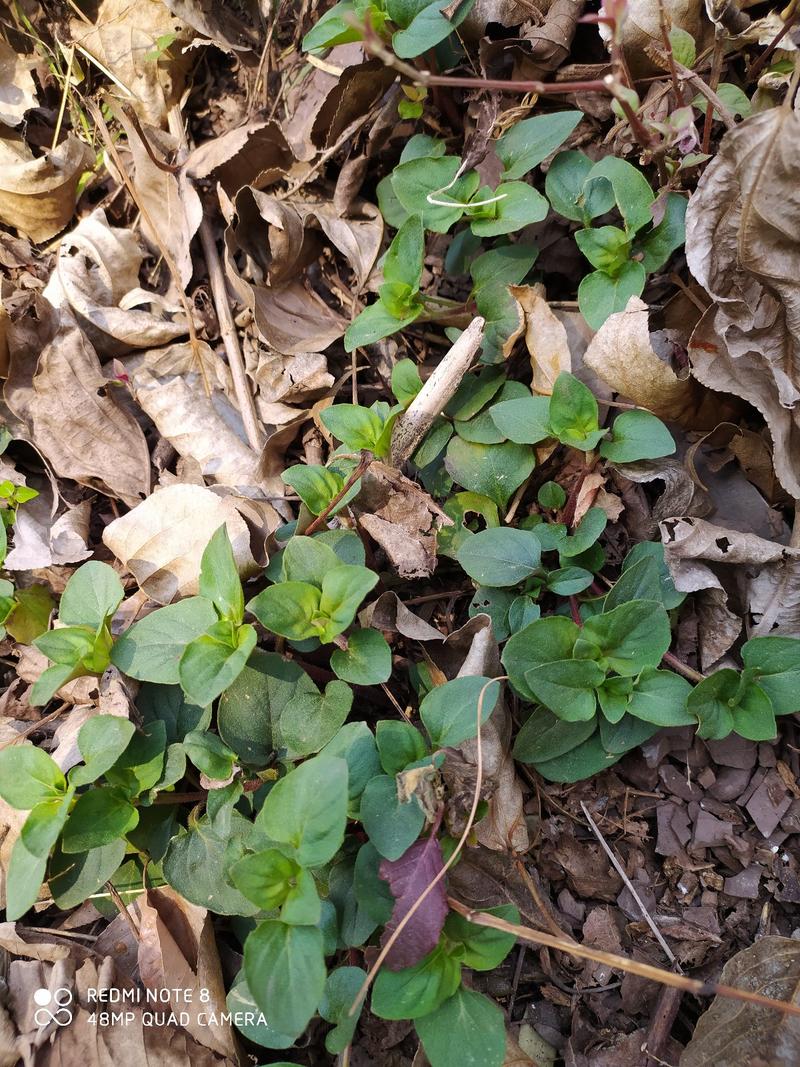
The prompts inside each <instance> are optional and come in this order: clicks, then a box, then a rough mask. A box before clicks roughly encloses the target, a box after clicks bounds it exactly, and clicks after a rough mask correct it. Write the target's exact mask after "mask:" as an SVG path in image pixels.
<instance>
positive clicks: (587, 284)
mask: <svg viewBox="0 0 800 1067" xmlns="http://www.w3.org/2000/svg"><path fill="white" fill-rule="evenodd" d="M644 283H645V269H644V267H643V266H642V264H641V263H637V262H634V261H633V260H631V261H630V262H628V263H627V264H626V265H625V266H624V267H623V269H622V270H621V271H620V272H619V274H617V275H616V276H615V277H612V276H611V275H610V274H606V273H605V272H604V271H602V270H595V271H592V273H591V274H587V275H586V277H585V278H584V279H583V280H582V281H581V284H580V285H579V286H578V306H579V307H580V309H581V314H582V315H583V317H584V318H585V319H586V322H587V323H588V325H589V326H591V328H592V329H593V330H599V329H600V327H601V326H602V325H603V323H604V322H605V321H606V319H607V318H608V316H609V315H613V314H614V313H615V312H617V311H624V310H625V308H626V307H627V306H628V301H629V300H630V298H631V297H632V296H641V295H642V290H643V289H644Z"/></svg>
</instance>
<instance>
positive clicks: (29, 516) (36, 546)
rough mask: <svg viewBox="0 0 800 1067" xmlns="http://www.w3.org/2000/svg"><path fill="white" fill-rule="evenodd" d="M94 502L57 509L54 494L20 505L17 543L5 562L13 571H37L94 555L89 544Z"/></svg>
mask: <svg viewBox="0 0 800 1067" xmlns="http://www.w3.org/2000/svg"><path fill="white" fill-rule="evenodd" d="M91 513H92V505H91V502H90V501H88V500H84V501H83V502H82V503H80V504H78V505H76V506H75V507H74V508H66V509H64V510H62V511H61V512H60V514H59V513H58V512H55V513H54V509H53V495H52V493H51V492H50V491H49V490H46V489H44V488H42V489H41V490H40V492H39V496H37V497H35V498H34V499H33V500H31V501H29V502H28V503H27V504H26V505H25V507H24V508H20V509H19V511H18V512H17V516H16V519H15V520H14V547H13V548H12V549H11V551H10V552H9V553H8V555H7V556H6V560H5V563H4V566H5V568H6V569H7V570H10V571H34V570H41V569H43V568H45V567H60V566H64V564H66V563H80V562H81V561H82V560H84V559H88V558H89V556H91V554H92V552H91V549H90V548H88V547H87V539H88V536H89V519H90V518H91Z"/></svg>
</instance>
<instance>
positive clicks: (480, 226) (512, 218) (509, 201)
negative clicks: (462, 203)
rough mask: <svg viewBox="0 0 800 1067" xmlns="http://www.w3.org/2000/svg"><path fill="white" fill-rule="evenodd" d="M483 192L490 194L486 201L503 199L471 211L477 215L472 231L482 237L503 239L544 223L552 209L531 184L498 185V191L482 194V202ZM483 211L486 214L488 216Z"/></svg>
mask: <svg viewBox="0 0 800 1067" xmlns="http://www.w3.org/2000/svg"><path fill="white" fill-rule="evenodd" d="M483 192H485V193H486V194H488V195H487V197H486V199H494V198H495V197H502V199H501V200H497V201H496V202H495V203H493V204H489V205H487V206H486V207H478V206H476V207H475V208H473V209H472V210H471V211H470V214H472V213H473V212H475V215H474V216H473V219H472V223H471V229H472V232H473V233H474V234H475V235H476V236H478V237H499V236H501V235H502V234H505V233H514V231H515V230H521V229H523V227H525V226H530V225H531V224H532V223H534V222H541V221H542V219H543V218H545V216H546V215H547V212H548V209H549V207H550V205H549V204H548V203H547V201H546V200H545V198H544V197H543V196H542V194H541V193H540V192H538V191H537V190H536V189H534V188H533V186H531V185H528V184H527V182H506V183H505V184H503V185H498V187H497V188H496V189H495V190H494V192H492V191H491V190H490V189H486V190H482V191H481V192H479V194H478V199H479V200H481V199H484V197H483V195H482V194H483ZM479 212H486V216H484V215H483V214H478V213H479ZM487 216H488V217H487Z"/></svg>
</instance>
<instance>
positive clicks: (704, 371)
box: [686, 107, 800, 497]
mask: <svg viewBox="0 0 800 1067" xmlns="http://www.w3.org/2000/svg"><path fill="white" fill-rule="evenodd" d="M798 166H800V116H798V115H797V113H796V112H794V111H792V110H791V109H790V108H787V107H775V108H770V109H769V110H767V111H764V112H762V113H760V114H757V115H753V116H752V117H750V118H748V119H745V120H744V121H743V122H742V123H740V124H739V125H738V126H737V127H736V128H735V129H734V130H730V131H728V133H726V134H725V136H724V138H723V139H722V143H721V145H720V148H719V151H718V153H717V155H716V156H715V158H714V159H713V160H712V161H711V163H710V164H709V166H708V167H707V168H706V171H705V173H704V174H703V177H702V178H701V179H700V182H699V184H698V187H697V192H696V193H695V194H694V196H693V197H692V199H691V201H690V203H689V208H688V210H687V213H686V257H687V261H688V263H689V268H690V269H691V271H692V273H693V274H694V276H695V278H696V279H697V280H698V281H699V282H700V283H701V284H702V285H704V286H705V287H706V289H707V290H708V291H709V293H710V294H711V295H712V296H713V297H714V299H715V301H716V305H715V306H714V307H712V308H710V309H709V310H708V311H707V312H706V314H705V315H704V316H703V318H702V320H701V321H700V323H699V324H698V326H697V328H696V329H695V332H694V334H693V336H692V339H691V342H690V346H689V355H690V358H691V361H692V373H693V374H694V376H695V377H696V378H697V379H698V380H699V381H701V382H703V384H705V385H707V386H708V387H709V388H710V389H717V390H720V391H724V392H730V393H733V394H734V395H736V396H739V397H742V398H743V399H744V400H747V401H748V403H750V404H752V405H753V406H754V407H756V408H758V410H759V411H760V412H761V414H762V415H763V416H764V418H765V419H766V422H767V425H768V427H769V430H770V433H771V435H772V440H773V446H774V461H775V471H776V474H777V475H778V478H779V479H780V481H781V484H782V485H783V487H784V488H785V489H786V490H787V492H789V493H791V495H792V496H794V497H799V496H800V476H798V472H797V468H796V463H795V461H794V457H796V455H797V450H798V447H800V404H798V400H800V221H798V220H800V210H798V208H799V206H800V192H798V187H797V182H796V180H795V179H796V174H797V168H798Z"/></svg>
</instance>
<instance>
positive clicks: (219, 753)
mask: <svg viewBox="0 0 800 1067" xmlns="http://www.w3.org/2000/svg"><path fill="white" fill-rule="evenodd" d="M183 747H184V749H185V750H186V755H187V756H188V757H189V759H190V760H191V761H192V763H193V764H194V765H195V767H197V769H198V770H199V771H202V772H203V774H205V775H206V777H208V778H210V779H211V780H212V781H218V782H224V781H225V780H226V779H228V778H230V776H231V774H232V773H233V764H234V762H235V760H236V753H235V752H231V750H230V749H229V748H228V746H227V745H226V744H224V743H223V742H222V741H220V739H219V738H218V737H217V735H216V734H212V733H209V732H208V731H207V730H192V731H190V732H189V733H188V734H187V735H186V736H185V737H184V739H183Z"/></svg>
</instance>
